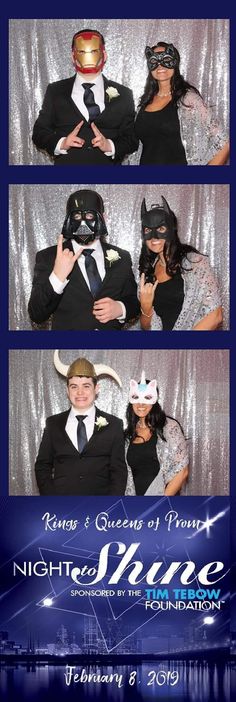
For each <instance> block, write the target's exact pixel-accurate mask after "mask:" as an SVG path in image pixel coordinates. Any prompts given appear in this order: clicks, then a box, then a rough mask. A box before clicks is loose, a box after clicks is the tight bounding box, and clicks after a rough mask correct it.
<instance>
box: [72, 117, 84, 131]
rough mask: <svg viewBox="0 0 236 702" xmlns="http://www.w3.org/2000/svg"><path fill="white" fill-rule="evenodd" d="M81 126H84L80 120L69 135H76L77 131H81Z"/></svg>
mask: <svg viewBox="0 0 236 702" xmlns="http://www.w3.org/2000/svg"><path fill="white" fill-rule="evenodd" d="M82 124H84V120H83V119H82V120H81V122H79V124H77V125H76V127H75V128H74V129H73V131H72V132H71V134H77V133H78V132H79V130H80V129H81V127H82Z"/></svg>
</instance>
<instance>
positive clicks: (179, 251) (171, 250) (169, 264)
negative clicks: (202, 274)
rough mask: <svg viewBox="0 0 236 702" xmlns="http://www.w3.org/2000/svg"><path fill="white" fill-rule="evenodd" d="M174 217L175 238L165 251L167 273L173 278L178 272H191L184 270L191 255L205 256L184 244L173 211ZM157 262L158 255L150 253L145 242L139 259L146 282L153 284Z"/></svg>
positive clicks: (167, 243) (166, 243)
mask: <svg viewBox="0 0 236 702" xmlns="http://www.w3.org/2000/svg"><path fill="white" fill-rule="evenodd" d="M172 216H173V220H174V236H173V239H172V241H171V242H170V243H169V242H168V241H166V242H165V244H164V249H163V254H164V259H165V262H166V272H167V275H170V276H173V275H174V274H175V273H176V272H177V271H180V272H183V271H188V270H191V269H189V268H184V265H183V259H184V258H188V254H189V253H191V252H192V253H196V254H199V255H200V256H203V255H204V254H201V252H200V251H198V249H195V248H194V246H190V244H182V242H181V241H180V239H179V236H178V225H177V217H176V215H175V213H174V212H173V211H172ZM157 260H158V255H157V254H156V253H154V252H153V251H149V249H148V247H147V244H146V242H145V241H144V242H143V244H142V248H141V253H140V257H139V272H140V275H141V273H144V274H145V278H146V280H150V282H153V280H154V277H155V276H154V268H155V263H156V261H157Z"/></svg>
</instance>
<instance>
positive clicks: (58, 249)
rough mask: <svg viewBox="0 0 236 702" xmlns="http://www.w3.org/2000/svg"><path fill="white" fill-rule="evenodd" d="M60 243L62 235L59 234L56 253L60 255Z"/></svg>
mask: <svg viewBox="0 0 236 702" xmlns="http://www.w3.org/2000/svg"><path fill="white" fill-rule="evenodd" d="M62 242H63V234H59V237H58V242H57V253H61V252H62V250H63V249H62Z"/></svg>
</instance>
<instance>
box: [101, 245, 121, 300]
mask: <svg viewBox="0 0 236 702" xmlns="http://www.w3.org/2000/svg"><path fill="white" fill-rule="evenodd" d="M101 245H102V250H103V254H104V262H105V270H106V274H105V278H104V280H103V281H102V287H101V289H102V288H103V286H104V285H105V284H106V283H107V281H108V280H109V279H110V278H111V277H112V275H113V274H114V271H115V269H116V266H117V265H118V264H119V263H120V262H121V261H122V258H121V257H120V258H117V260H115V261H113V263H111V262H109V260H108V258H107V256H106V254H107V251H110V250H113V246H112V245H111V246H110V245H109V244H106V243H104V242H101ZM114 251H115V253H116V249H114ZM117 255H118V256H120V254H119V253H118V252H117Z"/></svg>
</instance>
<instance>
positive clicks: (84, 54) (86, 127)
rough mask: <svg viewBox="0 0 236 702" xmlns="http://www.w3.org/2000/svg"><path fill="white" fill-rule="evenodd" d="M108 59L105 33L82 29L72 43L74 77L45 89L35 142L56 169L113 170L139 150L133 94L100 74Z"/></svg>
mask: <svg viewBox="0 0 236 702" xmlns="http://www.w3.org/2000/svg"><path fill="white" fill-rule="evenodd" d="M106 59H107V54H106V51H105V43H104V38H103V36H102V34H100V32H97V31H96V30H91V29H85V30H81V31H80V32H77V33H76V34H75V35H74V37H73V40H72V60H73V64H74V68H75V70H76V75H75V76H72V77H71V78H67V79H65V80H60V81H57V82H55V83H50V84H49V85H48V87H47V90H46V94H45V97H44V101H43V106H42V109H41V110H40V113H39V116H38V119H37V120H36V122H35V125H34V129H33V142H34V144H35V145H36V146H37V147H38V148H39V149H44V150H46V151H47V153H48V154H49V156H51V157H53V158H54V163H55V165H56V166H58V165H66V166H68V165H71V164H76V165H77V164H89V165H90V164H91V165H94V164H101V165H108V166H112V165H115V164H118V163H121V161H122V160H123V159H124V157H125V156H126V155H127V154H130V153H132V152H133V151H136V149H137V148H138V142H137V139H136V137H135V134H134V102H133V96H132V92H131V90H130V89H129V88H126V87H124V86H123V85H120V84H119V83H114V81H111V80H108V79H107V78H105V76H103V75H102V69H103V66H104V64H105V62H106Z"/></svg>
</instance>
